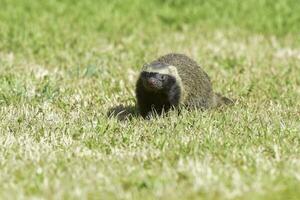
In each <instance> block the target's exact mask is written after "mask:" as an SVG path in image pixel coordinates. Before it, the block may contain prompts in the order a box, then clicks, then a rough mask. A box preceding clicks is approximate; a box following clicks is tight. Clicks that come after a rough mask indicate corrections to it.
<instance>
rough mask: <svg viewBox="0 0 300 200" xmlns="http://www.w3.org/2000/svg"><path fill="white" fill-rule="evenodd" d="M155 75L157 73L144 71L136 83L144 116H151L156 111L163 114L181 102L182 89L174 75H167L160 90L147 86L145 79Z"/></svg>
mask: <svg viewBox="0 0 300 200" xmlns="http://www.w3.org/2000/svg"><path fill="white" fill-rule="evenodd" d="M155 75H156V73H151V74H149V73H143V74H142V75H141V76H140V77H139V79H138V81H137V84H136V97H137V103H138V107H139V111H140V114H141V115H142V116H143V117H144V118H146V117H150V116H151V114H153V113H155V112H156V113H157V114H158V115H161V114H162V113H163V112H167V111H168V110H170V109H171V108H172V107H177V106H178V104H179V100H180V93H181V91H180V87H179V86H178V85H177V83H176V80H175V78H174V77H172V76H169V75H167V78H166V80H165V82H164V83H163V86H162V89H160V90H149V89H147V88H146V87H145V83H144V81H145V79H146V80H147V79H148V78H149V77H151V78H152V77H155ZM145 76H148V77H145ZM153 111H154V112H153Z"/></svg>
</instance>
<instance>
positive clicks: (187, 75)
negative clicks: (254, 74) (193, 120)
mask: <svg viewBox="0 0 300 200" xmlns="http://www.w3.org/2000/svg"><path fill="white" fill-rule="evenodd" d="M135 92H136V98H137V106H138V110H139V112H140V114H141V115H142V117H143V118H149V117H151V115H152V114H154V113H155V114H158V115H161V114H162V113H164V112H168V111H169V110H170V109H171V108H178V107H180V105H183V106H185V107H188V108H197V109H207V108H214V107H218V106H221V105H227V104H232V103H233V101H232V100H230V99H229V98H227V97H223V96H222V95H220V94H218V93H215V92H213V89H212V85H211V81H210V78H209V77H208V75H207V74H206V73H205V72H204V71H203V70H202V69H201V67H200V66H199V65H198V64H197V62H196V61H194V60H192V59H191V58H189V57H188V56H186V55H184V54H177V53H171V54H167V55H164V56H162V57H159V58H158V59H156V60H154V61H152V62H151V63H149V64H145V65H144V66H143V68H142V71H141V72H140V75H139V78H138V80H137V83H136V91H135Z"/></svg>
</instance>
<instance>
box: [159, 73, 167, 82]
mask: <svg viewBox="0 0 300 200" xmlns="http://www.w3.org/2000/svg"><path fill="white" fill-rule="evenodd" d="M158 79H159V80H162V81H164V80H165V79H166V75H164V74H158Z"/></svg>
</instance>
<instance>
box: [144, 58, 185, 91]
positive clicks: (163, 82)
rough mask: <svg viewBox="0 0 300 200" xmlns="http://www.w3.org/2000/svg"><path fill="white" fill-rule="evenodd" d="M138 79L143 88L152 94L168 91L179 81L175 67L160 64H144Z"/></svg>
mask: <svg viewBox="0 0 300 200" xmlns="http://www.w3.org/2000/svg"><path fill="white" fill-rule="evenodd" d="M140 78H141V81H142V84H143V86H144V88H145V89H146V90H148V91H152V92H165V91H169V90H170V88H171V87H172V86H173V85H174V84H178V79H180V77H179V76H178V72H177V69H176V67H174V66H172V65H168V64H165V63H161V62H153V63H150V64H145V65H144V66H143V69H142V72H141V75H140Z"/></svg>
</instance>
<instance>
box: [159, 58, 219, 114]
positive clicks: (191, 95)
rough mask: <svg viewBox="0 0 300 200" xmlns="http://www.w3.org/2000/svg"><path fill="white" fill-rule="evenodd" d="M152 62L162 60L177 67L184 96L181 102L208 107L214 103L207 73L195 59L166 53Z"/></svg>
mask: <svg viewBox="0 0 300 200" xmlns="http://www.w3.org/2000/svg"><path fill="white" fill-rule="evenodd" d="M154 62H162V63H166V64H168V65H173V66H175V67H176V68H177V71H178V74H179V76H180V78H181V80H182V84H183V87H184V88H183V89H184V92H185V97H184V98H183V99H182V103H183V104H184V105H188V106H195V107H203V108H208V107H211V106H213V105H212V104H214V93H213V91H212V86H211V82H210V79H209V77H208V75H207V74H206V73H205V72H204V71H203V70H202V69H201V67H200V66H199V65H198V64H197V62H196V61H194V60H192V59H191V58H189V57H188V56H186V55H184V54H175V53H172V54H167V55H164V56H162V57H160V58H158V59H157V60H156V61H154Z"/></svg>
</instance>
